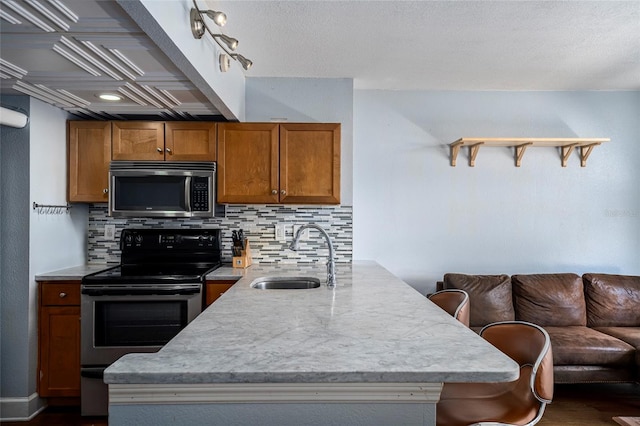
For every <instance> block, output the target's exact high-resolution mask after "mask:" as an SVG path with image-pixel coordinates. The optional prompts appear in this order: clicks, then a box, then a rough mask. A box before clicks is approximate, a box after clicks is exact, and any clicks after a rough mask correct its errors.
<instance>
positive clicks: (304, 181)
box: [280, 123, 340, 204]
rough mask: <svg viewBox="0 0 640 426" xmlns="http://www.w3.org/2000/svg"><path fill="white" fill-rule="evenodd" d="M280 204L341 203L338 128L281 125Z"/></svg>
mask: <svg viewBox="0 0 640 426" xmlns="http://www.w3.org/2000/svg"><path fill="white" fill-rule="evenodd" d="M280 201H281V202H283V203H289V204H339V203H340V124H305V123H287V124H280Z"/></svg>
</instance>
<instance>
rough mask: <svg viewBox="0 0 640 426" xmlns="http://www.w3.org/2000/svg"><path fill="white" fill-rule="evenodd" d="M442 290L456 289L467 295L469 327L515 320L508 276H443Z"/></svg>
mask: <svg viewBox="0 0 640 426" xmlns="http://www.w3.org/2000/svg"><path fill="white" fill-rule="evenodd" d="M444 288H445V289H448V288H457V289H460V290H464V291H466V292H467V293H468V294H469V304H470V306H471V315H470V318H469V325H470V326H471V327H483V326H485V325H487V324H490V323H492V322H499V321H513V320H514V319H515V313H514V310H513V299H512V297H511V279H510V278H509V276H508V275H465V274H445V275H444Z"/></svg>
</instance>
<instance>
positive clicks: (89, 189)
mask: <svg viewBox="0 0 640 426" xmlns="http://www.w3.org/2000/svg"><path fill="white" fill-rule="evenodd" d="M67 135H68V150H67V151H68V152H67V154H68V164H67V166H68V179H67V197H68V199H69V201H71V202H86V203H106V202H107V201H108V197H109V194H108V188H109V162H110V161H111V123H110V122H108V121H69V122H68V127H67Z"/></svg>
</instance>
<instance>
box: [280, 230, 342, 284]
mask: <svg viewBox="0 0 640 426" xmlns="http://www.w3.org/2000/svg"><path fill="white" fill-rule="evenodd" d="M309 228H313V229H317V230H318V231H320V233H321V234H322V235H323V236H324V239H325V240H327V245H328V246H329V261H328V262H327V287H332V288H333V287H335V286H336V263H335V260H334V258H333V244H332V243H331V238H330V237H329V234H327V231H325V230H324V229H323V228H322V227H321V226H320V225H317V224H315V223H307V224H306V225H302V226H301V227H300V228H299V229H298V232H296V235H295V237H293V241H292V242H291V244H290V245H289V248H290V249H291V250H293V251H298V242H299V241H300V236H301V235H302V233H303V232H304V230H305V229H309Z"/></svg>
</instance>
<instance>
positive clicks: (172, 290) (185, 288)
mask: <svg viewBox="0 0 640 426" xmlns="http://www.w3.org/2000/svg"><path fill="white" fill-rule="evenodd" d="M80 292H81V293H82V294H86V295H88V296H147V295H162V296H172V295H180V296H183V295H192V294H198V293H201V292H202V285H201V284H194V285H181V286H176V287H164V288H163V287H153V286H149V287H147V286H125V287H118V286H109V285H105V286H82V287H81V290H80Z"/></svg>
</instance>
